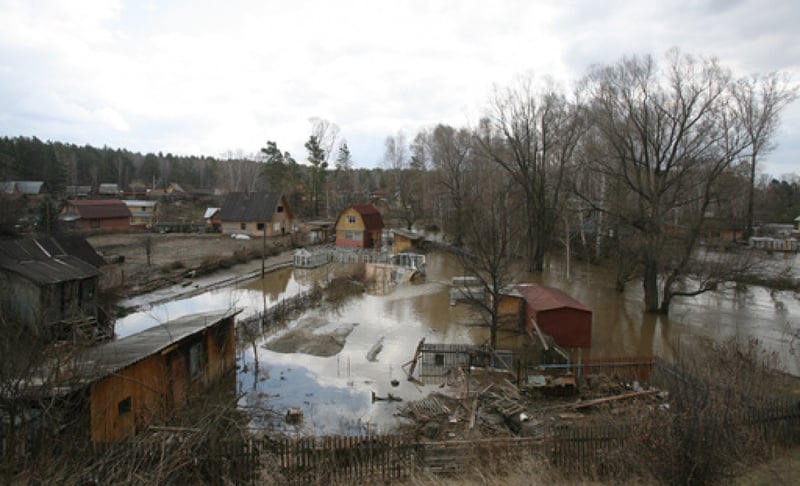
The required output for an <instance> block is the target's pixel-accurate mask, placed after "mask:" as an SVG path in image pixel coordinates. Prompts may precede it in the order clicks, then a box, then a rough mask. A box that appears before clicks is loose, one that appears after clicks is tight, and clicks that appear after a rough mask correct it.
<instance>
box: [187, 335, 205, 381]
mask: <svg viewBox="0 0 800 486" xmlns="http://www.w3.org/2000/svg"><path fill="white" fill-rule="evenodd" d="M205 367H206V349H205V346H203V343H202V341H201V342H199V343H195V344H193V345H192V347H190V348H189V375H190V376H191V377H192V379H193V380H194V379H196V378H199V377H200V376H201V375H202V374H203V370H204V369H205Z"/></svg>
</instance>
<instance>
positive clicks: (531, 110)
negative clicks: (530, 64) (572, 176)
mask: <svg viewBox="0 0 800 486" xmlns="http://www.w3.org/2000/svg"><path fill="white" fill-rule="evenodd" d="M584 133H585V123H584V120H583V118H582V114H581V108H580V105H579V104H578V103H576V102H571V101H569V100H567V98H566V96H565V95H564V94H562V93H560V92H559V91H558V90H557V89H555V88H554V87H546V89H545V90H544V91H542V93H541V94H537V93H535V92H534V88H533V85H532V81H531V80H530V79H523V80H521V81H520V82H519V84H518V85H517V86H515V87H512V88H508V89H506V90H504V91H498V92H496V93H495V95H494V97H493V98H492V100H491V102H490V108H489V113H488V115H487V117H486V118H485V119H484V121H483V125H482V127H481V130H480V132H479V135H478V137H477V138H476V142H477V148H478V149H479V150H480V152H481V153H482V155H483V156H484V157H486V158H488V159H490V160H492V161H493V162H495V163H496V164H497V165H498V166H499V167H500V168H502V169H503V170H504V171H506V172H507V173H508V174H509V175H510V176H511V177H512V178H513V180H514V181H515V182H516V183H517V185H518V186H519V187H520V189H521V190H522V191H523V194H524V195H525V199H524V210H525V221H526V223H527V235H526V239H527V243H528V247H527V248H528V270H529V271H541V270H542V269H543V268H544V255H545V251H546V250H547V248H548V245H549V243H550V239H551V236H552V233H553V229H554V227H555V224H556V221H557V219H558V208H559V207H560V204H561V200H562V197H563V191H562V189H563V183H564V171H565V168H566V167H567V165H568V164H569V163H571V162H572V156H573V153H574V151H575V149H576V148H577V145H578V142H579V141H580V139H581V137H582V136H583V134H584Z"/></svg>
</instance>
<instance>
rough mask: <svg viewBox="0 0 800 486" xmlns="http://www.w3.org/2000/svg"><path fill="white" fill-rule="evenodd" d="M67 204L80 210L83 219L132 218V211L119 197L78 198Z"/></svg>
mask: <svg viewBox="0 0 800 486" xmlns="http://www.w3.org/2000/svg"><path fill="white" fill-rule="evenodd" d="M67 204H69V205H72V206H74V207H75V209H77V210H78V214H80V216H81V219H113V218H130V217H131V211H130V210H129V209H128V206H126V205H125V203H124V202H122V201H120V200H119V199H76V200H69V201H67Z"/></svg>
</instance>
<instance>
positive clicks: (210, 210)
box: [203, 208, 219, 219]
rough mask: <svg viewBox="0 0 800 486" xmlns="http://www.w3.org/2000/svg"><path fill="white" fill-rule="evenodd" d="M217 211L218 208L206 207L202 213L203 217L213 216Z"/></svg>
mask: <svg viewBox="0 0 800 486" xmlns="http://www.w3.org/2000/svg"><path fill="white" fill-rule="evenodd" d="M218 212H219V208H206V212H205V213H203V219H208V218H213V217H214V215H215V214H217V213H218Z"/></svg>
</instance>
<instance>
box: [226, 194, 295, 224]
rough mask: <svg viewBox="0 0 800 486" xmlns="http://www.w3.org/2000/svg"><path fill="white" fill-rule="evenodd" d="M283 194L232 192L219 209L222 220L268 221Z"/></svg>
mask: <svg viewBox="0 0 800 486" xmlns="http://www.w3.org/2000/svg"><path fill="white" fill-rule="evenodd" d="M282 196H283V195H282V194H281V193H279V192H250V193H246V192H232V193H230V194H228V196H227V197H226V198H225V202H223V203H222V207H221V208H220V210H219V219H220V220H222V221H270V220H271V219H272V216H273V215H274V214H275V210H276V209H277V207H278V203H279V202H280V200H281V197H282Z"/></svg>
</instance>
